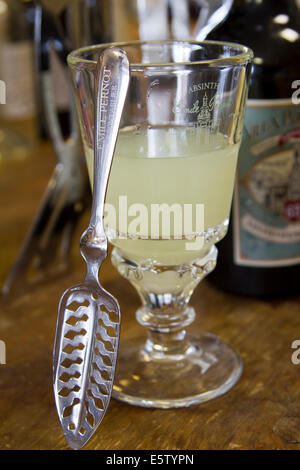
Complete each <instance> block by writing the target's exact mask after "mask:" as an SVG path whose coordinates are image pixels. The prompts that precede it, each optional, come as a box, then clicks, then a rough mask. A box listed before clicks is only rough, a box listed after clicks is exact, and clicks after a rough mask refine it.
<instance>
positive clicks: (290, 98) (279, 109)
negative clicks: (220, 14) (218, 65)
mask: <svg viewBox="0 0 300 470" xmlns="http://www.w3.org/2000/svg"><path fill="white" fill-rule="evenodd" d="M299 8H300V6H299V2H297V1H296V0H276V1H274V0H236V1H235V2H234V5H233V7H232V10H231V12H230V14H229V16H228V18H227V19H226V21H225V22H224V23H223V24H221V25H220V26H219V27H218V28H217V29H216V30H215V31H214V32H213V33H212V34H211V35H210V37H209V39H217V40H222V41H232V42H239V43H242V44H245V45H247V46H249V47H251V48H252V49H253V51H254V55H255V58H254V64H253V69H252V75H251V82H250V90H249V100H248V105H247V110H246V117H245V126H244V136H243V141H242V144H241V149H240V153H239V164H238V170H237V179H236V186H235V191H234V197H233V204H232V214H231V221H230V227H229V232H228V235H227V236H226V237H225V239H224V240H223V241H222V242H221V243H220V244H219V245H218V248H219V258H218V263H217V267H216V269H215V271H214V272H213V273H212V274H211V275H210V276H209V279H210V281H211V282H213V283H214V284H215V285H217V286H219V287H220V288H223V289H225V290H229V291H232V292H237V293H240V294H245V295H253V296H263V297H272V296H283V295H291V294H299V293H300V282H299V279H300V104H299V103H300V10H299Z"/></svg>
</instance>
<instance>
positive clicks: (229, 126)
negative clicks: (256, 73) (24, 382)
mask: <svg viewBox="0 0 300 470" xmlns="http://www.w3.org/2000/svg"><path fill="white" fill-rule="evenodd" d="M119 46H120V47H122V48H124V49H125V51H126V52H127V55H128V58H129V61H130V72H131V78H130V86H129V92H128V95H127V100H126V103H125V108H124V112H123V118H122V123H121V127H120V132H119V136H118V141H117V145H116V150H115V156H114V161H113V165H112V170H111V175H110V181H109V187H108V191H107V196H106V205H107V206H106V207H107V211H106V217H105V226H106V233H107V236H108V238H109V240H110V242H111V243H112V244H113V245H114V247H115V248H114V250H113V253H112V262H113V264H114V265H115V266H116V268H117V269H118V271H119V272H120V273H121V275H122V276H124V277H125V278H127V279H128V280H129V281H130V282H131V283H132V284H133V285H134V286H135V288H136V289H137V291H138V293H139V295H140V298H141V300H142V306H141V308H140V309H138V311H137V312H136V317H137V320H138V322H139V323H140V324H142V325H144V326H146V327H147V330H148V336H147V339H146V335H145V337H142V338H136V337H133V338H131V339H128V340H127V339H126V338H124V339H123V338H121V345H120V353H119V359H118V366H117V372H116V379H115V385H114V396H115V397H116V398H119V399H121V400H123V401H126V402H128V403H132V404H138V405H142V406H149V407H162V408H169V407H179V406H188V405H190V404H195V403H200V402H203V401H206V400H208V399H211V398H213V397H216V396H218V395H220V394H222V393H225V392H226V391H227V390H228V389H229V388H231V387H232V386H233V385H234V384H235V383H236V381H237V380H238V378H239V376H240V374H241V371H242V364H241V361H240V358H239V356H238V355H237V354H236V353H235V352H234V351H233V350H232V349H231V348H230V347H229V346H228V345H227V344H226V343H225V342H223V341H221V340H220V339H219V338H216V337H215V336H214V335H211V334H208V333H199V332H194V334H193V336H191V335H187V333H186V327H187V326H188V325H190V324H191V323H192V322H193V319H194V317H195V311H194V309H193V308H192V307H191V306H190V305H189V300H190V297H191V295H192V293H193V291H194V289H195V287H196V286H197V284H198V283H199V282H200V281H201V280H202V279H203V278H204V277H205V276H206V275H207V274H208V273H209V272H210V271H212V269H213V268H214V266H215V264H216V257H217V249H216V247H215V243H216V242H217V241H219V240H221V239H222V238H223V237H224V235H225V234H226V231H227V226H228V217H229V212H230V205H231V198H232V191H233V184H234V177H235V168H236V162H237V156H238V150H239V145H240V139H241V129H242V123H243V114H244V106H245V99H246V95H247V85H248V77H249V70H250V62H251V51H249V50H248V49H247V48H245V47H243V46H239V45H230V44H225V43H214V42H204V43H196V42H187V41H176V42H172V41H164V42H149V43H127V44H125V43H123V44H120V45H119ZM103 47H108V46H107V45H106V46H102V47H100V46H98V47H97V46H95V47H92V48H83V49H80V50H78V51H75V52H73V53H72V54H71V55H70V56H69V65H70V66H71V68H72V71H73V77H74V83H75V87H76V95H77V105H78V114H79V119H80V125H81V131H82V136H83V142H84V148H85V154H86V160H87V165H88V170H89V174H90V179H91V182H92V180H93V158H94V155H93V119H94V118H93V113H94V109H93V80H94V75H93V74H94V70H95V60H97V58H98V56H99V53H100V52H101V50H102V48H103ZM111 92H112V93H113V90H112V91H111Z"/></svg>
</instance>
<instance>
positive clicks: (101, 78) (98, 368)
mask: <svg viewBox="0 0 300 470" xmlns="http://www.w3.org/2000/svg"><path fill="white" fill-rule="evenodd" d="M128 84H129V64H128V59H127V56H126V54H125V52H124V51H123V50H121V49H118V48H115V47H110V48H107V49H105V50H104V51H103V53H102V54H101V56H100V58H99V60H98V62H97V67H96V74H95V134H94V185H93V204H92V211H91V218H90V223H89V226H88V228H87V229H86V230H85V232H84V233H83V235H82V237H81V241H80V252H81V255H82V257H83V258H84V260H85V262H86V268H87V271H86V276H85V279H84V281H83V283H82V284H79V285H76V286H73V287H71V288H69V289H67V290H66V291H65V292H64V294H63V295H62V297H61V300H60V303H59V308H58V319H57V327H56V337H55V343H54V353H53V369H54V370H53V372H54V395H55V401H56V407H57V412H58V415H59V419H60V422H61V426H62V429H63V432H64V434H65V437H66V440H67V442H68V444H69V445H70V447H72V448H73V449H79V448H81V447H83V446H84V445H85V444H86V442H87V441H88V440H89V439H90V437H91V436H92V435H93V434H94V432H95V431H96V429H97V428H98V426H99V424H100V423H101V421H102V419H103V417H104V415H105V413H106V410H107V407H108V404H109V401H110V396H111V392H112V386H113V380H114V372H115V366H116V359H117V352H118V342H119V333H120V310H119V305H118V302H117V300H116V299H115V298H114V297H113V296H112V295H111V294H109V293H108V292H107V291H106V290H104V289H103V287H101V285H100V283H99V280H98V273H99V270H100V267H101V264H102V262H103V261H104V260H105V258H106V256H107V238H106V235H105V232H104V225H103V215H104V202H105V195H106V190H107V184H108V179H109V173H110V169H111V164H112V160H113V154H114V149H115V144H116V139H117V135H118V129H119V125H120V120H121V115H122V110H123V107H124V102H125V98H126V94H127V89H128Z"/></svg>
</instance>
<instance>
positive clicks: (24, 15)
mask: <svg viewBox="0 0 300 470" xmlns="http://www.w3.org/2000/svg"><path fill="white" fill-rule="evenodd" d="M33 23H34V2H33V1H31V0H0V80H2V81H3V82H4V83H5V87H6V103H5V104H0V160H4V161H5V160H9V159H23V158H25V157H26V156H28V155H29V154H30V153H31V152H32V150H33V148H34V146H35V145H36V143H37V107H36V94H35V93H36V86H35V84H36V82H35V74H34V43H33V27H34V26H33Z"/></svg>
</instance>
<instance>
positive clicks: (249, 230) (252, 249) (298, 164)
mask: <svg viewBox="0 0 300 470" xmlns="http://www.w3.org/2000/svg"><path fill="white" fill-rule="evenodd" d="M233 230H234V261H235V263H236V264H238V265H244V266H254V267H255V266H261V267H274V266H289V265H292V264H297V263H300V106H299V105H294V104H292V102H291V100H248V103H247V109H246V116H245V125H244V137H243V141H242V144H241V148H240V153H239V164H238V171H237V181H236V187H235V193H234V201H233Z"/></svg>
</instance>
